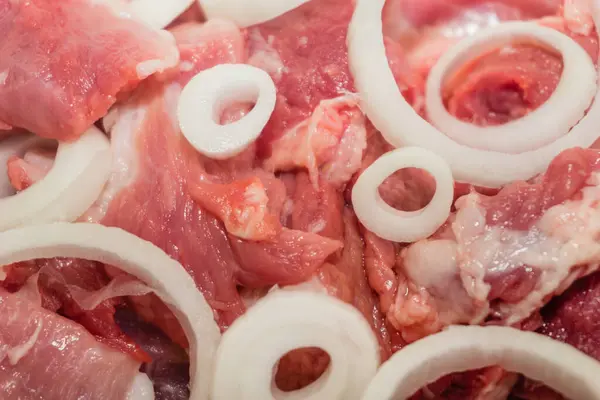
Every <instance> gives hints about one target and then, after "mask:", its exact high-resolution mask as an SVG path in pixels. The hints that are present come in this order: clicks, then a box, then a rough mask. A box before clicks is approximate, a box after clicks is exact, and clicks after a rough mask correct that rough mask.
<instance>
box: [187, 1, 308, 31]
mask: <svg viewBox="0 0 600 400" xmlns="http://www.w3.org/2000/svg"><path fill="white" fill-rule="evenodd" d="M308 1H309V0H198V2H199V3H200V6H201V7H202V9H203V10H204V13H205V14H206V17H207V18H208V19H212V18H224V19H229V20H231V21H233V22H235V23H236V24H237V25H238V26H239V27H240V28H246V27H248V26H251V25H256V24H261V23H263V22H266V21H268V20H270V19H273V18H277V17H278V16H280V15H282V14H285V13H286V12H288V11H291V10H293V9H294V8H298V7H300V6H301V5H302V4H304V3H307V2H308Z"/></svg>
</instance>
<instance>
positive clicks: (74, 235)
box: [0, 223, 220, 400]
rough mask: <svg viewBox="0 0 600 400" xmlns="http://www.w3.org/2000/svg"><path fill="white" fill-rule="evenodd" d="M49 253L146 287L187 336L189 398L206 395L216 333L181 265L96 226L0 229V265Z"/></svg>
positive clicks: (114, 231)
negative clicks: (111, 269)
mask: <svg viewBox="0 0 600 400" xmlns="http://www.w3.org/2000/svg"><path fill="white" fill-rule="evenodd" d="M53 257H73V258H83V259H87V260H92V261H98V262H102V263H106V264H109V265H115V266H118V267H119V268H121V269H122V270H123V271H125V272H127V273H129V274H131V275H134V276H136V277H137V278H139V279H140V280H141V281H143V282H145V283H146V284H148V286H150V287H152V288H153V289H154V290H155V293H156V294H157V295H158V296H159V297H160V298H161V299H162V300H163V301H164V302H165V304H166V305H167V306H169V308H170V309H171V310H172V311H173V313H174V314H175V316H176V317H177V319H178V321H179V322H180V323H181V326H182V328H183V330H184V332H185V333H186V335H187V337H188V341H189V344H190V386H191V389H190V390H191V392H190V393H191V394H190V399H192V400H207V399H208V393H209V387H210V382H211V378H212V370H213V357H214V352H215V349H216V347H217V344H218V342H219V338H220V333H219V328H218V326H217V324H216V322H215V320H214V317H213V312H212V310H211V308H210V306H209V305H208V303H207V302H206V300H205V299H204V296H202V294H201V293H200V291H199V290H198V289H197V288H196V285H195V284H194V281H193V280H192V278H191V277H190V275H188V273H187V272H186V271H185V269H184V268H183V267H182V266H181V264H179V263H178V262H177V261H175V260H173V259H172V258H170V257H169V256H168V255H167V254H165V253H164V252H163V251H162V250H161V249H159V248H158V247H156V246H154V245H153V244H152V243H150V242H147V241H145V240H142V239H140V238H138V237H137V236H135V235H132V234H130V233H128V232H125V231H124V230H122V229H119V228H109V227H105V226H102V225H99V224H87V223H73V224H68V223H56V224H45V225H37V226H29V227H23V228H16V229H12V230H9V231H6V232H1V233H0V265H8V264H12V263H16V262H20V261H26V260H32V259H38V258H53ZM200 346H201V348H199V347H200Z"/></svg>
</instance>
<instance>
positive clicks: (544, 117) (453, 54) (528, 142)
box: [425, 22, 597, 153]
mask: <svg viewBox="0 0 600 400" xmlns="http://www.w3.org/2000/svg"><path fill="white" fill-rule="evenodd" d="M531 41H536V42H539V43H540V44H541V45H546V46H548V47H550V48H551V49H552V50H555V51H556V52H558V53H560V55H561V56H562V59H563V71H562V76H561V78H560V81H559V82H558V85H557V86H556V89H555V90H554V92H553V93H552V96H551V97H550V98H549V99H548V100H547V101H546V102H545V103H544V104H542V105H541V106H540V107H539V108H537V109H536V110H534V111H532V112H531V113H529V114H527V115H526V116H524V117H522V118H519V119H517V120H514V121H511V122H508V123H506V124H503V125H497V126H488V127H481V126H476V125H473V124H470V123H467V122H464V121H461V120H460V119H458V118H456V117H455V116H453V115H452V114H450V113H449V112H448V110H447V109H446V107H445V106H444V102H443V100H442V96H441V91H442V86H443V83H444V79H445V77H446V76H447V75H448V74H452V73H454V72H455V71H456V69H458V68H460V66H461V65H462V64H464V63H465V62H468V61H470V60H472V59H474V58H476V57H477V56H479V55H481V54H483V53H485V52H487V51H490V50H493V49H497V48H499V47H501V46H503V45H506V44H511V43H523V42H531ZM596 79H597V74H596V67H595V65H594V62H593V61H592V58H591V57H590V56H589V54H588V53H587V52H586V51H585V50H584V49H583V48H582V47H581V46H580V45H579V44H578V43H577V42H575V41H574V40H573V39H571V38H570V37H569V36H567V35H565V34H563V33H561V32H559V31H557V30H555V29H552V28H546V27H543V26H540V25H538V24H536V23H533V22H505V23H502V24H500V25H497V26H494V27H491V28H488V29H484V30H482V31H480V32H478V33H477V34H475V35H473V36H471V37H468V38H465V39H463V40H460V41H459V42H457V44H456V45H455V46H453V47H451V48H450V49H449V50H448V51H446V52H445V53H444V54H443V55H442V57H441V58H440V59H439V60H438V62H437V63H436V64H435V66H434V67H433V69H432V70H431V72H430V73H429V77H428V78H427V89H426V103H425V105H426V108H427V117H428V119H429V121H430V122H431V123H432V124H433V125H435V126H436V127H437V128H438V129H439V130H441V131H442V132H444V133H445V134H446V135H448V136H450V137H451V138H452V139H454V140H455V141H456V142H458V143H461V144H464V145H466V146H469V147H474V148H478V149H483V150H492V151H499V152H504V153H521V152H523V151H529V150H535V149H537V148H539V147H541V146H544V145H547V144H548V143H551V142H552V141H554V140H556V139H558V138H559V137H561V136H562V135H564V134H565V133H566V132H568V131H569V129H571V127H573V126H574V125H575V124H577V122H578V121H579V120H580V119H581V118H582V117H583V116H584V115H585V111H586V110H587V108H588V107H589V106H590V104H591V102H592V100H593V98H594V94H596ZM566 105H568V106H566Z"/></svg>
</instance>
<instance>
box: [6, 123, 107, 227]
mask: <svg viewBox="0 0 600 400" xmlns="http://www.w3.org/2000/svg"><path fill="white" fill-rule="evenodd" d="M110 168H111V150H110V143H109V141H108V138H107V137H106V136H105V135H104V134H103V133H102V132H101V131H100V130H99V129H97V128H95V127H91V128H90V129H88V131H87V132H86V133H84V134H83V135H82V136H81V137H80V138H79V139H77V141H75V142H72V143H66V142H59V144H58V151H57V152H56V159H55V161H54V165H53V167H52V169H51V170H50V171H49V172H48V174H47V175H46V176H45V177H44V178H43V179H42V180H40V181H38V182H36V183H34V184H33V185H31V186H30V187H29V188H27V189H25V190H23V191H22V192H19V193H17V194H15V195H12V196H9V197H4V198H1V199H0V231H3V230H7V229H10V228H14V227H18V226H23V225H29V224H38V223H45V222H58V221H65V222H71V221H75V220H76V219H77V218H79V217H80V216H81V215H82V214H83V213H84V212H85V211H86V210H87V209H89V208H90V207H91V206H92V204H94V202H95V201H96V199H97V198H98V196H100V193H101V192H102V189H103V188H104V184H105V183H106V181H107V180H108V177H109V174H110Z"/></svg>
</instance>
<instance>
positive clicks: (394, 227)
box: [352, 147, 454, 242]
mask: <svg viewBox="0 0 600 400" xmlns="http://www.w3.org/2000/svg"><path fill="white" fill-rule="evenodd" d="M403 168H421V169H423V170H425V171H427V172H429V173H430V174H431V175H432V176H433V178H434V179H435V183H436V188H435V194H434V195H433V198H432V199H431V201H430V202H429V204H428V205H427V206H425V207H424V208H422V209H421V210H418V211H412V212H407V211H399V210H396V209H395V208H393V207H391V206H389V205H388V204H387V203H386V202H385V201H384V200H383V199H382V198H381V196H380V195H379V190H378V189H379V185H381V184H382V183H383V181H385V179H386V178H387V177H388V176H390V175H391V174H393V173H394V172H396V171H398V170H400V169H403ZM453 199H454V180H453V179H452V172H451V171H450V168H449V167H448V164H446V162H445V161H444V159H443V158H441V157H440V156H438V155H436V154H435V153H432V152H430V151H429V150H425V149H421V148H418V147H405V148H402V149H396V150H394V151H390V152H389V153H386V154H384V155H382V156H381V157H379V158H378V159H377V160H375V162H374V163H373V164H371V165H370V166H369V167H368V168H367V169H366V170H365V171H364V172H363V173H362V174H361V175H360V176H359V178H358V180H357V181H356V183H355V184H354V187H353V188H352V205H353V207H354V212H355V213H356V216H357V217H358V219H359V220H360V222H361V223H362V224H363V225H364V226H365V227H366V228H367V229H368V230H370V231H371V232H373V233H375V234H376V235H377V236H379V237H382V238H384V239H387V240H391V241H394V242H415V241H417V240H420V239H423V238H426V237H428V236H430V235H431V234H433V233H434V232H435V231H436V230H437V229H438V228H439V227H440V226H442V224H443V223H444V222H446V220H447V219H448V215H449V214H450V207H451V206H452V200H453Z"/></svg>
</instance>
